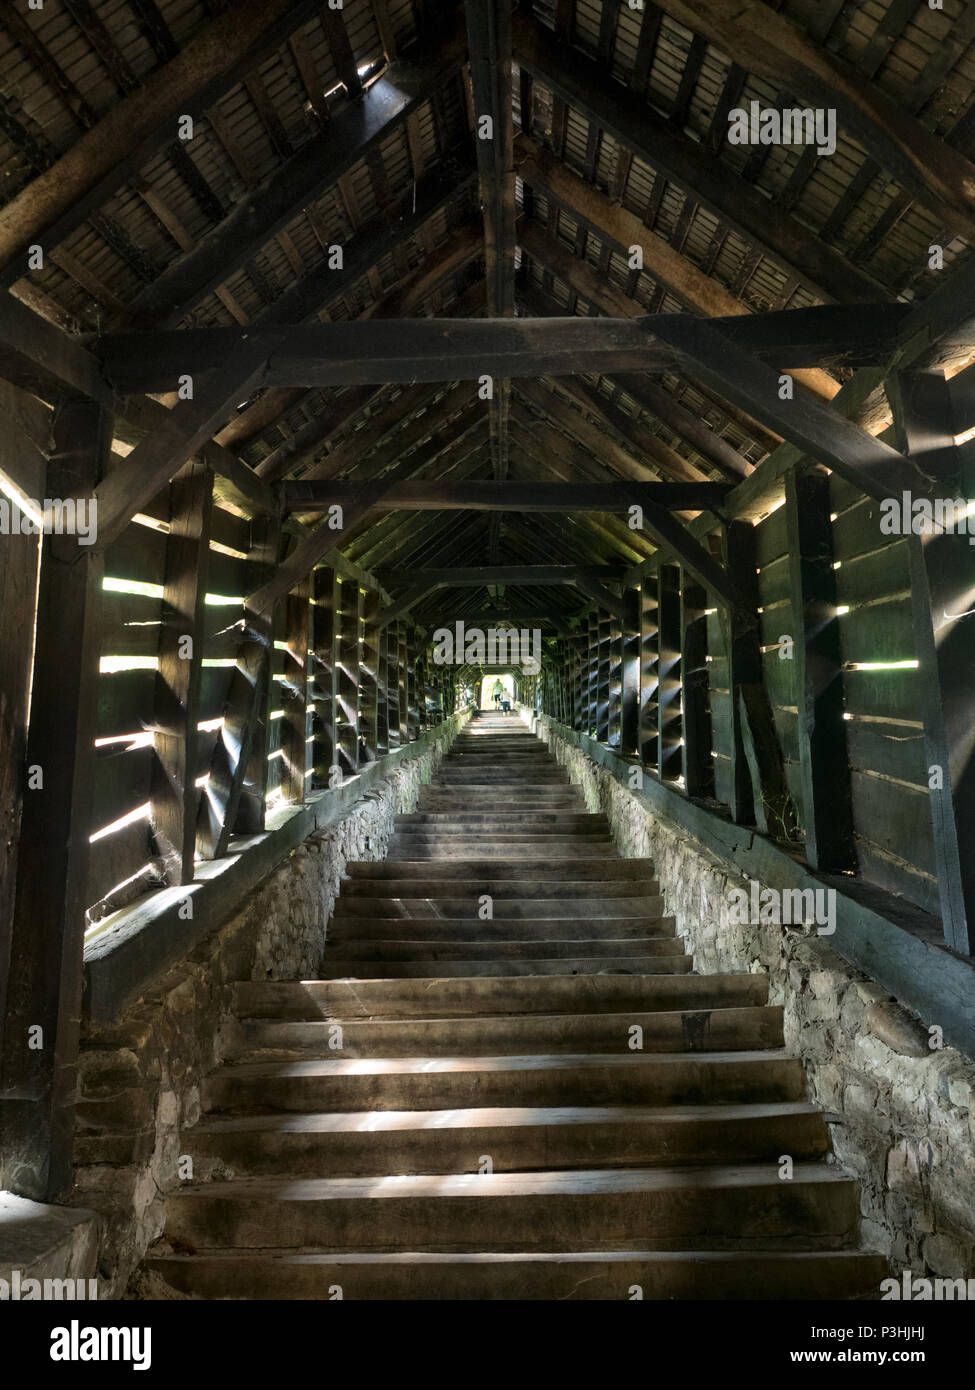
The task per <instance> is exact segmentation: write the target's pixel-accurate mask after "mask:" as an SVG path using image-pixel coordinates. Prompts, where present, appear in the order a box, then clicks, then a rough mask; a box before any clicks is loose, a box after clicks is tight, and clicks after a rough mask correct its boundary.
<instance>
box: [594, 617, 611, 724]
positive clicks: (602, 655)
mask: <svg viewBox="0 0 975 1390" xmlns="http://www.w3.org/2000/svg"><path fill="white" fill-rule="evenodd" d="M612 646H613V619H612V617H611V616H610V614H609V613H606V612H600V613H598V614H597V615H596V686H597V694H596V737H597V739H598V740H599V742H600V743H609V728H610V702H611V694H612V692H611V687H610V681H611V672H612V664H613V663H612Z"/></svg>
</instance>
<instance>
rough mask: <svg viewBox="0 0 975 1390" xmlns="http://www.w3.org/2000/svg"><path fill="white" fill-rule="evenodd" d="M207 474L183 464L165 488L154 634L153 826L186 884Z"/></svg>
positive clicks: (191, 840) (191, 847)
mask: <svg viewBox="0 0 975 1390" xmlns="http://www.w3.org/2000/svg"><path fill="white" fill-rule="evenodd" d="M212 510H213V474H212V473H211V471H210V470H209V469H208V468H207V467H206V465H205V464H200V463H189V464H187V465H186V467H185V468H183V469H182V470H181V471H180V473H179V474H178V475H177V477H176V478H175V479H174V480H173V483H172V485H171V487H170V516H169V523H170V530H169V537H168V542H167V547H166V583H165V591H164V594H163V604H162V618H163V621H162V628H161V631H160V634H159V672H158V675H159V678H158V680H157V682H156V699H155V711H154V724H155V727H156V735H155V751H156V758H155V762H154V764H153V778H152V828H153V832H154V834H155V836H156V839H157V842H158V845H159V849H160V853H161V854H162V856H163V859H164V860H165V862H166V872H167V877H168V878H169V880H170V881H171V882H173V883H190V882H192V879H193V861H194V857H195V854H196V822H197V811H198V806H199V802H200V793H199V789H198V788H197V786H196V779H197V776H198V775H199V769H198V767H197V763H196V757H195V755H196V738H195V732H196V726H197V723H198V722H199V720H200V688H201V679H202V673H203V667H202V661H203V648H204V627H203V619H204V603H203V600H204V594H205V592H206V586H207V571H208V564H209V559H210V553H211V552H210V549H209V537H210V517H211V514H212Z"/></svg>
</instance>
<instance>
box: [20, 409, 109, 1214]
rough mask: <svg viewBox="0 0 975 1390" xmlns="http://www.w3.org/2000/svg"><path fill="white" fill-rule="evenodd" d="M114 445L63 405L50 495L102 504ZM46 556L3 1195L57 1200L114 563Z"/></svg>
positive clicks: (67, 1182)
mask: <svg viewBox="0 0 975 1390" xmlns="http://www.w3.org/2000/svg"><path fill="white" fill-rule="evenodd" d="M111 437H112V430H111V420H110V417H109V415H108V414H107V412H106V411H104V410H103V409H102V408H101V407H100V406H98V405H96V404H94V403H93V402H90V401H74V402H68V403H65V404H63V405H61V406H59V407H58V409H57V411H56V413H55V418H54V424H53V436H52V453H51V460H50V465H49V468H48V476H47V489H46V491H47V493H48V494H49V495H50V496H52V497H71V496H79V495H85V494H88V493H90V492H91V490H92V489H93V488H94V487H95V485H96V484H97V482H98V480H99V478H100V476H101V475H102V473H103V471H104V469H105V467H106V464H107V460H108V455H109V448H110V444H111ZM41 548H42V555H41V564H40V579H39V585H38V590H37V627H36V633H37V636H36V642H35V649H34V663H33V679H32V683H31V704H30V726H29V729H28V734H27V749H26V759H25V766H24V768H23V770H22V775H23V776H25V778H26V776H27V771H28V769H31V770H32V771H31V774H30V780H28V781H27V786H26V790H25V791H24V803H23V814H22V819H21V833H20V843H19V849H18V860H17V893H16V902H15V906H14V917H13V925H12V931H11V948H10V975H9V985H8V992H7V1003H6V1024H5V1028H4V1053H3V1058H2V1067H3V1076H2V1085H0V1095H2V1097H3V1102H2V1112H3V1113H2V1124H0V1134H2V1136H3V1137H2V1159H3V1174H2V1183H3V1186H4V1187H5V1188H7V1189H8V1190H10V1191H14V1192H17V1193H19V1194H20V1195H21V1196H24V1197H31V1198H34V1199H35V1200H38V1201H50V1200H52V1199H54V1198H64V1197H66V1196H67V1194H68V1192H69V1191H70V1188H71V1185H72V1180H73V1178H72V1164H71V1154H72V1144H73V1138H74V1104H75V1094H76V1090H77V1060H78V1041H79V1025H80V1019H81V996H82V972H83V964H82V949H83V942H84V932H85V910H86V908H87V907H88V906H89V905H90V904H89V901H88V894H87V890H88V859H89V845H88V837H89V835H90V834H91V833H92V831H93V829H94V827H93V826H92V824H91V814H92V787H93V782H94V755H95V747H94V742H95V717H96V703H97V686H98V661H99V637H100V633H99V620H100V603H101V584H102V572H103V566H102V560H101V556H100V555H99V554H98V553H96V552H95V551H94V549H93V548H92V547H90V546H82V545H81V544H80V543H79V540H78V539H77V538H75V537H73V536H58V535H52V534H48V535H45V536H44V537H43V541H42V547H41ZM37 1030H39V1031H37Z"/></svg>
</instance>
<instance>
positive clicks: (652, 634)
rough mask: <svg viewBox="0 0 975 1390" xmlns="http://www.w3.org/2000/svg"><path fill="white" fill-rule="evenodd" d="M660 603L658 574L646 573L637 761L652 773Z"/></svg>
mask: <svg viewBox="0 0 975 1390" xmlns="http://www.w3.org/2000/svg"><path fill="white" fill-rule="evenodd" d="M658 609H659V604H658V598H657V577H656V575H646V576H645V577H644V580H643V583H642V585H641V586H640V731H639V753H640V762H641V763H642V764H643V766H644V767H649V768H651V769H652V770H653V771H654V772H656V771H657V770H658V767H659V745H660V737H659V731H658V728H657V700H658V697H659V681H658V678H657V677H658V669H657V668H658V663H659V655H660V652H659V639H660V632H659V624H658V617H659V612H658Z"/></svg>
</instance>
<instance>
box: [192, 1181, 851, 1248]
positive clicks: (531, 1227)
mask: <svg viewBox="0 0 975 1390" xmlns="http://www.w3.org/2000/svg"><path fill="white" fill-rule="evenodd" d="M858 1214H859V1202H858V1196H857V1186H856V1183H855V1182H853V1181H852V1180H851V1179H850V1178H848V1177H846V1176H845V1175H844V1174H843V1173H841V1172H839V1171H838V1170H837V1169H836V1168H835V1167H831V1166H829V1165H827V1164H815V1163H811V1164H806V1163H796V1164H795V1165H794V1168H793V1177H792V1180H791V1181H789V1182H783V1181H782V1180H781V1179H780V1177H779V1174H778V1168H777V1164H775V1163H767V1164H754V1165H750V1164H749V1165H741V1166H738V1165H732V1164H722V1165H721V1166H720V1167H715V1168H680V1167H678V1168H625V1169H588V1170H587V1169H578V1170H572V1171H568V1172H567V1171H565V1170H561V1169H558V1170H552V1171H542V1172H538V1173H524V1172H518V1173H451V1174H421V1175H402V1176H395V1177H389V1176H387V1177H381V1178H375V1177H366V1178H302V1177H296V1178H293V1177H290V1176H289V1177H285V1178H276V1177H261V1178H234V1179H230V1180H229V1181H226V1182H213V1183H200V1184H197V1185H193V1186H189V1185H187V1186H184V1188H183V1190H182V1192H181V1195H180V1200H179V1201H178V1202H174V1203H172V1204H171V1206H170V1208H169V1215H168V1220H167V1226H166V1235H167V1237H168V1238H169V1239H170V1240H173V1241H178V1242H180V1243H181V1244H183V1245H189V1246H192V1247H194V1248H205V1247H212V1246H219V1247H224V1248H226V1247H249V1246H263V1245H265V1244H266V1242H267V1237H268V1232H269V1231H275V1232H276V1234H277V1239H278V1241H279V1243H280V1244H281V1245H282V1246H284V1247H292V1248H294V1247H297V1248H301V1247H302V1246H317V1247H319V1248H322V1247H325V1248H330V1249H333V1250H359V1249H363V1248H365V1249H369V1248H373V1249H396V1248H400V1249H402V1248H403V1246H406V1247H407V1248H408V1249H423V1248H434V1249H437V1248H441V1249H450V1248H451V1247H452V1246H456V1245H458V1244H459V1243H460V1241H461V1239H462V1240H463V1242H464V1243H466V1244H470V1243H474V1244H476V1246H477V1248H478V1249H480V1250H520V1249H540V1248H541V1249H546V1250H587V1249H614V1248H619V1247H620V1246H625V1245H627V1244H630V1245H632V1244H633V1243H639V1244H641V1245H643V1246H645V1247H646V1248H648V1249H667V1248H676V1249H681V1248H684V1249H689V1248H697V1247H699V1245H700V1243H701V1239H702V1237H704V1236H707V1238H708V1241H709V1243H711V1244H713V1245H717V1246H718V1247H719V1248H720V1246H724V1247H725V1248H729V1247H730V1248H735V1247H738V1248H742V1247H744V1248H745V1249H747V1248H748V1245H749V1244H754V1245H760V1244H761V1243H762V1242H763V1241H765V1242H773V1243H774V1242H781V1243H786V1242H790V1241H794V1239H795V1237H796V1236H801V1237H803V1238H804V1239H805V1240H806V1241H807V1242H809V1243H810V1244H811V1245H813V1246H814V1247H815V1248H818V1249H830V1248H837V1247H838V1246H841V1245H843V1244H844V1243H846V1242H847V1241H848V1240H849V1239H850V1237H851V1236H852V1235H853V1233H854V1232H855V1228H856V1222H857V1217H858Z"/></svg>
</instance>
